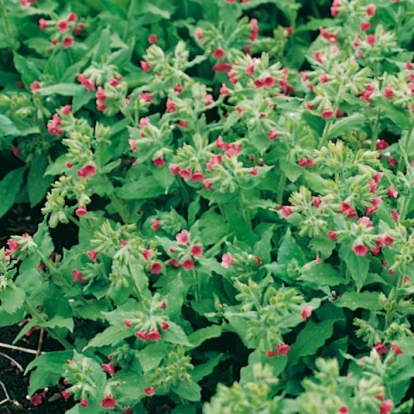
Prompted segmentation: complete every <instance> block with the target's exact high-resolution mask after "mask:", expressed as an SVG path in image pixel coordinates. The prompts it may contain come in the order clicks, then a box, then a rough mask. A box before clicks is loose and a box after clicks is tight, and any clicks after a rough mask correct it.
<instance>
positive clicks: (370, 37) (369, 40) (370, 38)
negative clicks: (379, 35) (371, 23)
mask: <svg viewBox="0 0 414 414" xmlns="http://www.w3.org/2000/svg"><path fill="white" fill-rule="evenodd" d="M365 41H366V42H367V44H368V45H370V46H373V45H375V43H376V41H377V39H376V38H375V35H373V34H370V35H368V36H367V38H366V39H365Z"/></svg>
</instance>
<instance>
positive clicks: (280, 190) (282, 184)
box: [276, 171, 286, 204]
mask: <svg viewBox="0 0 414 414" xmlns="http://www.w3.org/2000/svg"><path fill="white" fill-rule="evenodd" d="M285 186H286V174H285V173H284V172H283V171H282V174H281V176H280V180H279V186H278V188H277V195H276V203H277V204H282V201H283V193H284V191H285Z"/></svg>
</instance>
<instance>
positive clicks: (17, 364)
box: [0, 352, 24, 372]
mask: <svg viewBox="0 0 414 414" xmlns="http://www.w3.org/2000/svg"><path fill="white" fill-rule="evenodd" d="M0 355H1V356H2V357H4V358H7V359H8V360H10V361H11V362H13V364H14V365H16V367H17V369H18V370H19V371H20V372H23V371H24V369H23V367H22V366H21V365H20V364H19V363H18V362H17V361H16V360H15V359H13V358H12V357H10V356H8V355H6V354H3V353H2V352H0Z"/></svg>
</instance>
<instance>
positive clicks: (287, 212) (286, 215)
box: [279, 206, 292, 219]
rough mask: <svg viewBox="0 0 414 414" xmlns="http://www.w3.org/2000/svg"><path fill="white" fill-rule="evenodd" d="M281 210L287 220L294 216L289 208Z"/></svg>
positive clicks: (281, 208)
mask: <svg viewBox="0 0 414 414" xmlns="http://www.w3.org/2000/svg"><path fill="white" fill-rule="evenodd" d="M279 210H280V212H281V213H282V216H283V217H284V218H285V219H287V218H288V217H289V216H290V215H291V214H292V209H291V208H290V207H288V206H281V207H280V209H279Z"/></svg>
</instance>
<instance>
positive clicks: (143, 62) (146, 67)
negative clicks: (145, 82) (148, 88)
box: [139, 60, 151, 72]
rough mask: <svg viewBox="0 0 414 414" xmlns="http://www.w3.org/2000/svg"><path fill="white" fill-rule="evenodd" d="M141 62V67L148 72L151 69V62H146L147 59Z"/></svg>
mask: <svg viewBox="0 0 414 414" xmlns="http://www.w3.org/2000/svg"><path fill="white" fill-rule="evenodd" d="M139 64H140V66H141V69H142V70H143V71H144V72H148V71H149V70H150V69H151V67H150V64H149V63H148V62H146V61H145V60H141V61H140V62H139Z"/></svg>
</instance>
